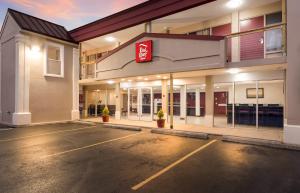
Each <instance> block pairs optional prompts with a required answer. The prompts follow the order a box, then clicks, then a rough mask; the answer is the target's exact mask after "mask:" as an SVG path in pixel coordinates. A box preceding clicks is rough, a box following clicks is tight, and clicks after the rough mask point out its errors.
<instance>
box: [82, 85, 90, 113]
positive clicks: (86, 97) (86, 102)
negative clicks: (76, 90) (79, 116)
mask: <svg viewBox="0 0 300 193" xmlns="http://www.w3.org/2000/svg"><path fill="white" fill-rule="evenodd" d="M85 89H86V88H85ZM88 94H89V92H88V91H87V90H85V91H84V110H83V115H84V117H87V116H88Z"/></svg>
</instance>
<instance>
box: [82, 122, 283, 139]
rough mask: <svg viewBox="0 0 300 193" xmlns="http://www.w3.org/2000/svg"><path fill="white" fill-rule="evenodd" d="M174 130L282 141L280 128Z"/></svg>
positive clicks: (183, 127) (152, 125) (151, 124)
mask: <svg viewBox="0 0 300 193" xmlns="http://www.w3.org/2000/svg"><path fill="white" fill-rule="evenodd" d="M83 120H84V121H90V122H96V123H101V122H102V119H101V117H97V118H86V119H83ZM110 123H112V124H120V125H131V126H140V127H144V128H157V126H156V122H155V121H149V122H148V121H133V120H127V119H121V120H116V119H114V118H110ZM166 128H169V125H166ZM174 129H175V130H181V131H193V132H201V133H207V134H213V135H230V136H237V137H247V138H255V139H264V140H272V141H279V142H282V141H283V131H282V130H281V129H256V128H217V127H213V128H211V127H204V126H199V125H191V124H179V123H175V124H174Z"/></svg>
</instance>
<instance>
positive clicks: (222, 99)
mask: <svg viewBox="0 0 300 193" xmlns="http://www.w3.org/2000/svg"><path fill="white" fill-rule="evenodd" d="M227 95H228V94H227V92H215V93H214V102H215V103H214V104H215V105H214V106H215V108H214V109H215V112H214V114H215V115H226V107H227Z"/></svg>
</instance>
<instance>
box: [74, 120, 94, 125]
mask: <svg viewBox="0 0 300 193" xmlns="http://www.w3.org/2000/svg"><path fill="white" fill-rule="evenodd" d="M69 123H76V124H82V125H97V124H96V123H94V122H90V121H70V122H69Z"/></svg>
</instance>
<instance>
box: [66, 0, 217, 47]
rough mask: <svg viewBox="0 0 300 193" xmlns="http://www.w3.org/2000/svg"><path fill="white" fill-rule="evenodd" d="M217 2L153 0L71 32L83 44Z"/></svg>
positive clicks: (207, 0) (206, 0) (210, 0)
mask: <svg viewBox="0 0 300 193" xmlns="http://www.w3.org/2000/svg"><path fill="white" fill-rule="evenodd" d="M212 1H215V0H188V1H182V0H159V1H157V0H151V1H146V2H144V3H141V4H139V5H136V6H134V7H131V8H129V9H126V10H124V11H121V12H118V13H116V14H113V15H111V16H108V17H105V18H103V19H100V20H97V21H95V22H92V23H89V24H87V25H84V26H81V27H79V28H76V29H74V30H71V31H70V34H71V36H72V38H74V39H75V40H76V41H78V42H81V41H85V40H89V39H92V38H95V37H99V36H103V35H105V34H109V33H113V32H116V31H119V30H122V29H126V28H129V27H133V26H136V25H138V24H141V23H144V22H148V21H152V20H155V19H158V18H161V17H164V16H167V15H171V14H174V13H178V12H180V11H184V10H187V9H190V8H193V7H197V6H200V5H203V4H206V3H209V2H212Z"/></svg>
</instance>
